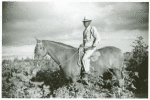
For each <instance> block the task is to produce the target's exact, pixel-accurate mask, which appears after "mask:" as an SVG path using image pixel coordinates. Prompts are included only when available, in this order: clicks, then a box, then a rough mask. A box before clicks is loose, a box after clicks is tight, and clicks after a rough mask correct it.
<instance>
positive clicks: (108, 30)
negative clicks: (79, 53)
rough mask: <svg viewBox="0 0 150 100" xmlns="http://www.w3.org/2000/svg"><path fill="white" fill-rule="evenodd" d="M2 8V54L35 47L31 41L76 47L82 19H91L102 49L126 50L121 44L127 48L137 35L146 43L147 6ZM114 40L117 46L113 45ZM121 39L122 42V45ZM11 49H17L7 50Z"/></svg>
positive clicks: (107, 4)
mask: <svg viewBox="0 0 150 100" xmlns="http://www.w3.org/2000/svg"><path fill="white" fill-rule="evenodd" d="M2 7H3V9H2V14H3V15H2V46H3V48H5V49H3V50H4V51H10V52H3V53H4V54H7V53H8V54H11V51H12V53H13V52H14V54H15V53H16V51H17V50H19V48H20V49H23V48H24V49H26V48H27V47H23V46H24V45H26V46H27V45H29V46H31V45H32V46H33V45H35V43H36V41H35V38H34V37H37V38H39V39H47V40H53V41H58V42H63V43H66V44H69V45H72V46H75V47H78V46H79V44H81V43H82V33H83V30H84V26H83V23H82V20H83V18H84V16H87V17H89V19H92V23H91V25H92V26H95V27H96V28H97V30H98V32H99V34H100V36H101V38H102V42H101V46H106V45H113V46H118V47H120V48H124V49H127V48H125V47H123V45H122V44H124V45H126V46H127V45H128V47H129V45H130V44H131V43H132V40H129V41H128V38H130V37H131V38H134V37H136V36H139V35H143V36H144V39H145V40H146V42H147V43H148V12H149V4H148V3H140V2H138V3H135V2H126V3H114V2H111V3H110V2H63V3H62V2H61V3H59V2H3V4H2ZM135 34H138V35H135ZM116 38H117V42H118V41H119V42H120V44H118V43H116V42H115V41H114V40H115V39H116ZM121 39H123V40H125V41H124V42H122V43H121ZM110 41H111V42H110ZM112 41H114V42H112ZM14 46H19V47H18V48H17V49H14V48H10V47H14ZM11 49H14V50H11ZM32 49H34V48H32ZM32 49H29V50H32ZM130 49H131V48H130ZM19 52H24V51H19Z"/></svg>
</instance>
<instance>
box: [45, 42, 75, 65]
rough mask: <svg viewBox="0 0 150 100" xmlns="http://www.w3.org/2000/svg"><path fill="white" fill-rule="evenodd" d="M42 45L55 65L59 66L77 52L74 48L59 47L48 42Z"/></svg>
mask: <svg viewBox="0 0 150 100" xmlns="http://www.w3.org/2000/svg"><path fill="white" fill-rule="evenodd" d="M43 43H44V46H45V47H46V49H47V51H48V54H49V55H50V56H51V57H52V59H53V60H54V61H55V62H56V63H57V64H61V63H62V62H64V61H65V60H67V59H69V58H68V57H70V56H72V55H73V54H74V53H75V52H76V51H77V49H76V48H71V47H70V48H69V47H65V46H60V44H57V43H54V42H50V41H49V42H46V43H45V42H43Z"/></svg>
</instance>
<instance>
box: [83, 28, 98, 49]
mask: <svg viewBox="0 0 150 100" xmlns="http://www.w3.org/2000/svg"><path fill="white" fill-rule="evenodd" d="M100 40H101V38H100V35H99V33H98V32H97V29H96V28H95V27H91V26H88V27H87V28H86V29H85V30H84V31H83V45H84V47H85V48H88V47H91V46H97V44H98V43H99V42H100Z"/></svg>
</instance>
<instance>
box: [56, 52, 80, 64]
mask: <svg viewBox="0 0 150 100" xmlns="http://www.w3.org/2000/svg"><path fill="white" fill-rule="evenodd" d="M76 53H78V51H77V52H76ZM76 53H75V54H76ZM75 54H74V55H72V56H71V57H70V58H69V59H67V60H65V61H64V62H62V63H61V64H63V63H65V62H67V61H68V60H70V59H71V58H72V57H74V56H75ZM61 64H58V65H59V66H60V65H61Z"/></svg>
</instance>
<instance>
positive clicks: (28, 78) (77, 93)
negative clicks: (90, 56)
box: [2, 60, 134, 98]
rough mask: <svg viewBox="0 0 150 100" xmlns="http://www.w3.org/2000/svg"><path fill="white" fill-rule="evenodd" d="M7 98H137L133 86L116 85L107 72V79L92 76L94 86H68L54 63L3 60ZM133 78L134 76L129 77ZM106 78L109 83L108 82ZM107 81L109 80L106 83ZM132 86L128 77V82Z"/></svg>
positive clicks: (3, 95) (81, 84) (90, 78)
mask: <svg viewBox="0 0 150 100" xmlns="http://www.w3.org/2000/svg"><path fill="white" fill-rule="evenodd" d="M2 68H3V70H2V97H3V98H51V97H53V98H133V97H134V93H133V90H132V88H133V87H131V86H130V85H131V84H132V82H131V83H130V84H126V87H125V90H122V89H120V88H119V87H117V86H116V85H112V84H111V83H112V82H111V80H110V77H111V75H110V76H109V77H108V76H107V75H108V74H109V73H106V74H107V75H106V74H105V75H104V77H102V76H100V77H96V78H95V77H92V76H89V83H90V86H87V85H84V84H83V83H82V82H81V81H80V80H79V82H78V83H77V84H76V85H74V84H68V82H66V80H65V79H64V77H63V75H62V73H61V72H60V70H59V67H58V65H57V64H56V63H55V62H54V61H52V60H43V61H40V62H39V61H35V60H28V61H24V60H23V61H22V60H17V61H14V62H11V61H3V64H2ZM129 78H131V77H129ZM104 79H105V80H104ZM106 79H107V80H106ZM125 81H126V83H128V82H129V81H131V80H129V79H128V78H127V79H125Z"/></svg>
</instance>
